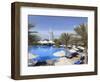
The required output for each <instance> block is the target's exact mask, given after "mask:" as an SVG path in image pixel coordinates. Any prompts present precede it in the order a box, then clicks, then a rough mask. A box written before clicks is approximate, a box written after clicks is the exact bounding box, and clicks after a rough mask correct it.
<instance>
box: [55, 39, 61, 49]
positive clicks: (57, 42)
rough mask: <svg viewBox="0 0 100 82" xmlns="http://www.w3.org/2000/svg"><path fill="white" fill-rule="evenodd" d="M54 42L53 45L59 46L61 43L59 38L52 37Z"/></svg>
mask: <svg viewBox="0 0 100 82" xmlns="http://www.w3.org/2000/svg"><path fill="white" fill-rule="evenodd" d="M54 42H55V46H56V47H58V48H59V47H60V45H61V41H60V40H59V39H54Z"/></svg>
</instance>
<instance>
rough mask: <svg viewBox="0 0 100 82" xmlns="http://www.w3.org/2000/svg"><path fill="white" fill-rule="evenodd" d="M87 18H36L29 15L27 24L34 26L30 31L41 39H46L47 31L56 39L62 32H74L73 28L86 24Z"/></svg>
mask: <svg viewBox="0 0 100 82" xmlns="http://www.w3.org/2000/svg"><path fill="white" fill-rule="evenodd" d="M87 22H88V18H87V17H69V16H68V17H67V16H42V15H40V16H38V15H29V16H28V23H29V24H33V25H35V27H34V28H32V29H31V30H32V31H37V32H38V33H39V35H40V36H41V38H43V39H48V37H49V31H50V30H52V31H53V32H54V37H55V38H57V37H59V36H60V35H61V33H63V32H66V33H67V32H70V33H72V32H74V27H75V26H78V25H79V24H83V23H85V24H87Z"/></svg>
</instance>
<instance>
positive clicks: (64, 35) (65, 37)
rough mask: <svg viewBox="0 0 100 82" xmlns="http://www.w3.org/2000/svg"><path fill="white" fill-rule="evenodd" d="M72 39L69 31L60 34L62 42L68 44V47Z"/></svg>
mask: <svg viewBox="0 0 100 82" xmlns="http://www.w3.org/2000/svg"><path fill="white" fill-rule="evenodd" d="M70 39H71V34H69V33H62V34H61V36H60V40H61V43H62V44H64V45H66V47H67V46H68V44H69V41H70Z"/></svg>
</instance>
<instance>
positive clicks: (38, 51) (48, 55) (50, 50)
mask: <svg viewBox="0 0 100 82" xmlns="http://www.w3.org/2000/svg"><path fill="white" fill-rule="evenodd" d="M58 51H65V53H67V54H68V53H69V52H68V51H67V50H66V49H65V48H57V47H53V46H31V47H29V48H28V52H29V53H31V54H33V55H37V57H36V58H33V59H36V60H37V61H39V62H42V61H46V60H53V59H57V58H60V57H57V56H54V55H53V54H54V53H55V52H58ZM67 54H66V55H67Z"/></svg>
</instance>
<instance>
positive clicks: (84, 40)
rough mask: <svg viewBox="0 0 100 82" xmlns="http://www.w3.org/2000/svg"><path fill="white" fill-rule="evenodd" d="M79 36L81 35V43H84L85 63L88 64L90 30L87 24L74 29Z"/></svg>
mask: <svg viewBox="0 0 100 82" xmlns="http://www.w3.org/2000/svg"><path fill="white" fill-rule="evenodd" d="M74 30H75V32H76V33H77V35H79V36H80V37H81V38H80V40H81V42H82V43H83V46H84V48H85V50H84V52H85V54H86V58H85V59H86V60H85V63H87V62H88V56H87V48H88V45H87V44H88V33H87V32H88V29H87V25H86V24H80V25H79V26H78V27H76V28H74Z"/></svg>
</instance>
